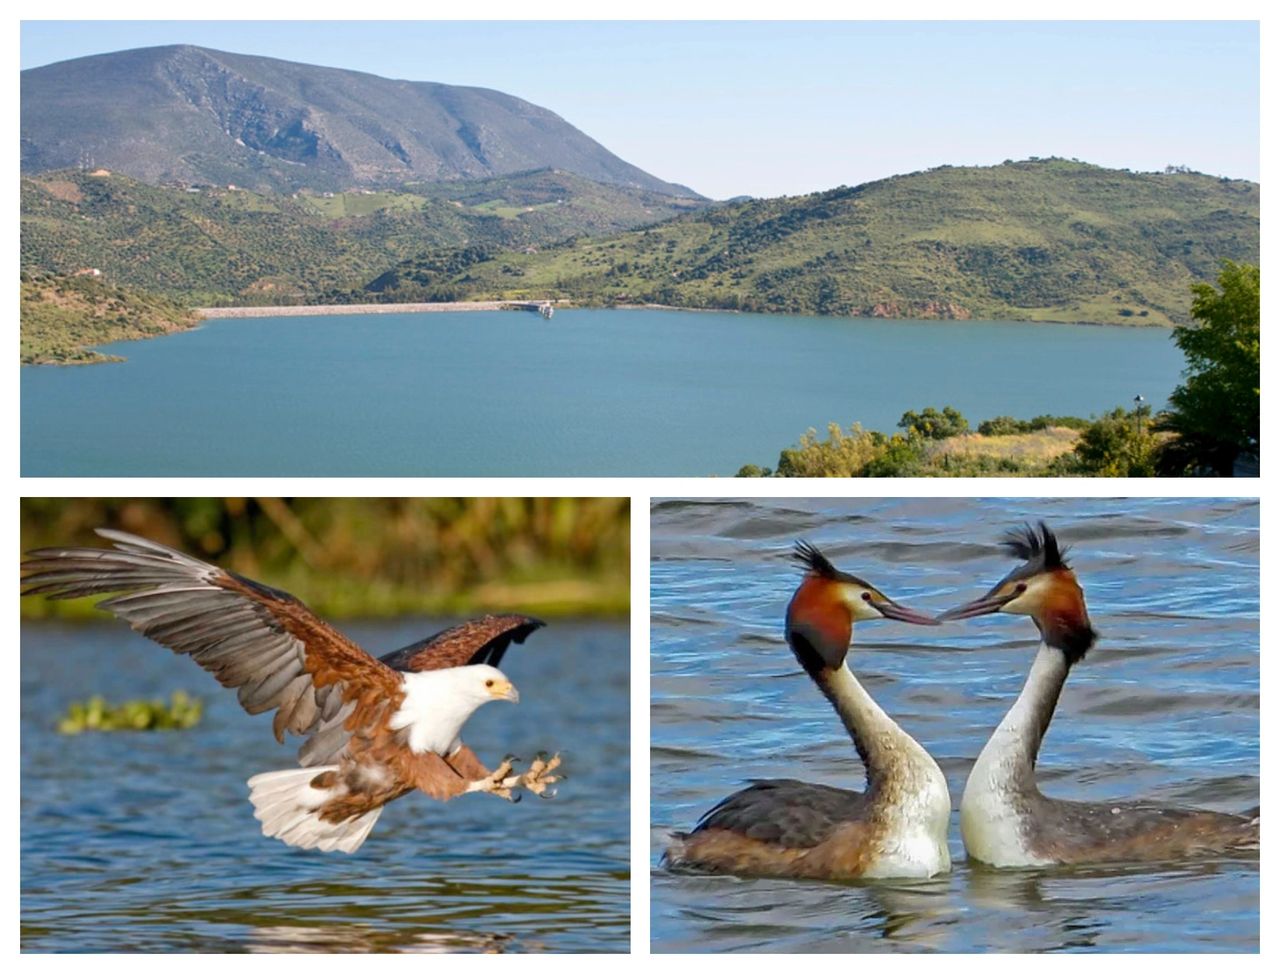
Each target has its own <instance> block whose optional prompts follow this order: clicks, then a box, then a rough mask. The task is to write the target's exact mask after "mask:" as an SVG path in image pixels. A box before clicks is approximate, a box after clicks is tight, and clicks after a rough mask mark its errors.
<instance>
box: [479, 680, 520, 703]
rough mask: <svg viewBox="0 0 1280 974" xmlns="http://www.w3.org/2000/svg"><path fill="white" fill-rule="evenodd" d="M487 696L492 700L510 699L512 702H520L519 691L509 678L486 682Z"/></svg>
mask: <svg viewBox="0 0 1280 974" xmlns="http://www.w3.org/2000/svg"><path fill="white" fill-rule="evenodd" d="M487 687H488V690H489V696H491V697H493V699H494V700H510V701H511V702H512V703H519V702H520V691H519V690H517V689H516V686H515V684H514V683H512V682H511V681H510V680H494V681H493V682H492V683H490V684H487Z"/></svg>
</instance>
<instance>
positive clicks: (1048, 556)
mask: <svg viewBox="0 0 1280 974" xmlns="http://www.w3.org/2000/svg"><path fill="white" fill-rule="evenodd" d="M1000 546H1001V547H1002V548H1004V550H1005V551H1007V552H1009V554H1011V555H1013V556H1014V557H1015V558H1021V559H1022V560H1023V561H1025V562H1026V564H1025V565H1024V566H1022V568H1020V569H1019V570H1018V571H1017V572H1016V574H1017V575H1019V576H1024V577H1029V576H1031V575H1039V574H1040V573H1041V572H1051V571H1053V570H1054V569H1057V568H1070V567H1071V566H1070V565H1068V564H1067V561H1066V557H1065V556H1066V553H1067V549H1066V548H1063V547H1061V546H1060V545H1059V544H1058V538H1057V536H1056V535H1055V534H1054V533H1053V532H1052V531H1050V530H1049V525H1047V524H1045V523H1044V522H1043V521H1041V522H1040V532H1039V533H1038V534H1037V533H1036V529H1035V528H1033V527H1032V526H1031V525H1030V524H1024V525H1023V526H1022V527H1021V528H1017V529H1014V530H1013V531H1010V532H1009V533H1008V534H1006V535H1005V537H1004V540H1003V541H1002V542H1000Z"/></svg>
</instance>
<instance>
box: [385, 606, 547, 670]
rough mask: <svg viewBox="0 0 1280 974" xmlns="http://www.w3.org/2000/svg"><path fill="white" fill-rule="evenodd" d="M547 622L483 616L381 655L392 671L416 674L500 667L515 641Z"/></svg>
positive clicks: (521, 618)
mask: <svg viewBox="0 0 1280 974" xmlns="http://www.w3.org/2000/svg"><path fill="white" fill-rule="evenodd" d="M544 625H546V623H545V622H543V621H542V620H540V619H534V618H532V617H531V616H521V615H487V616H481V617H480V618H478V619H470V620H468V621H467V622H464V623H461V624H460V625H457V626H454V627H453V628H452V629H446V630H445V631H444V632H438V633H436V634H435V635H434V636H428V637H427V638H426V639H420V640H419V641H418V642H416V643H412V644H410V645H408V646H406V647H404V649H398V650H396V651H395V652H394V653H388V654H387V655H386V656H383V657H381V662H383V663H385V664H386V665H387V666H389V667H391V668H392V669H393V670H406V671H409V672H413V673H418V672H421V671H423V670H443V669H447V668H449V667H451V666H470V665H473V664H476V663H487V664H489V665H490V666H498V665H499V664H501V662H502V657H503V654H504V653H506V651H507V648H508V647H509V646H510V645H511V644H512V643H513V642H514V643H522V642H524V641H525V639H526V638H527V637H528V636H529V634H530V633H532V632H534V631H535V630H537V629H541V628H542V627H543V626H544Z"/></svg>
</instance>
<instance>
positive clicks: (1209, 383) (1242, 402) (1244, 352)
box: [1159, 261, 1261, 476]
mask: <svg viewBox="0 0 1280 974" xmlns="http://www.w3.org/2000/svg"><path fill="white" fill-rule="evenodd" d="M1191 290H1192V293H1193V294H1194V295H1195V300H1194V301H1192V303H1191V315H1192V317H1193V318H1194V319H1195V321H1196V323H1195V324H1194V325H1190V326H1187V327H1185V328H1179V329H1178V330H1177V331H1175V332H1174V334H1173V339H1174V341H1176V342H1177V343H1178V347H1179V348H1180V349H1182V352H1183V354H1184V355H1186V357H1187V370H1186V381H1185V382H1184V383H1183V384H1182V385H1180V386H1178V388H1177V389H1175V390H1174V391H1173V394H1172V395H1171V396H1170V397H1169V401H1170V405H1171V409H1170V411H1169V413H1168V414H1166V415H1165V416H1163V417H1161V422H1160V425H1161V428H1162V429H1166V430H1169V431H1171V432H1173V433H1174V434H1175V437H1174V439H1173V440H1172V441H1171V442H1170V443H1169V444H1168V445H1167V446H1166V447H1165V448H1164V449H1163V450H1162V451H1161V454H1160V458H1159V459H1160V468H1161V471H1162V472H1166V473H1190V474H1197V473H1210V474H1217V475H1219V476H1230V475H1231V473H1232V469H1233V467H1234V464H1235V461H1236V459H1237V457H1239V456H1241V455H1242V454H1244V455H1253V456H1256V455H1257V453H1258V449H1259V421H1260V419H1259V418H1260V389H1261V377H1260V364H1259V363H1260V347H1261V342H1260V333H1261V311H1260V307H1261V275H1260V273H1259V269H1258V268H1257V267H1256V266H1253V265H1250V264H1236V263H1233V262H1231V261H1223V263H1222V270H1221V272H1220V273H1219V275H1218V287H1217V288H1216V289H1215V288H1214V287H1213V285H1211V284H1207V283H1200V284H1196V285H1194V286H1193V287H1192V289H1191Z"/></svg>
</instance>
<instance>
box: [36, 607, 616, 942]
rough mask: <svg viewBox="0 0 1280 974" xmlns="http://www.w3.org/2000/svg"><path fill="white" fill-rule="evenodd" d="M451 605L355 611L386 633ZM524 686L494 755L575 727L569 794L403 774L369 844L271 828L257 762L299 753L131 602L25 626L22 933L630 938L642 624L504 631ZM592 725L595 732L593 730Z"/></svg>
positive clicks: (490, 752) (476, 737) (524, 750)
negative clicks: (90, 720)
mask: <svg viewBox="0 0 1280 974" xmlns="http://www.w3.org/2000/svg"><path fill="white" fill-rule="evenodd" d="M447 624H448V621H445V620H424V619H419V618H403V619H393V620H381V621H374V622H343V623H340V624H339V628H340V629H341V630H342V631H343V632H344V633H346V634H347V635H349V636H350V637H351V638H352V639H354V640H356V641H357V642H358V643H360V644H361V645H363V646H365V647H367V648H368V649H370V650H371V651H376V652H377V653H383V652H387V651H389V650H391V649H394V648H395V647H397V646H402V645H405V644H406V643H408V642H410V641H413V640H416V639H419V638H421V637H422V636H424V635H426V634H429V633H432V632H435V631H437V630H439V629H440V628H443V626H445V625H447ZM502 668H503V671H504V672H505V673H507V675H508V676H510V677H511V679H512V681H513V682H514V683H515V684H516V686H517V687H519V688H520V691H521V696H520V703H519V705H518V706H514V707H513V706H510V705H508V704H502V705H498V704H493V705H490V706H487V707H482V708H480V710H479V711H477V712H476V714H475V716H474V717H472V718H471V720H470V721H468V723H467V728H466V738H465V739H466V740H467V742H468V743H469V744H470V745H471V746H472V747H473V748H474V749H475V751H476V753H477V754H478V755H480V757H481V759H482V760H484V761H485V762H486V763H487V764H488V765H489V766H490V767H494V766H495V765H496V763H497V762H498V761H500V760H501V759H502V757H503V755H505V754H508V753H511V754H516V755H518V756H520V757H521V758H523V759H524V761H525V762H528V761H529V760H530V759H531V758H532V757H533V756H534V755H535V754H536V753H537V751H538V750H540V749H546V750H548V751H550V750H555V749H560V750H561V751H562V752H563V754H564V760H565V766H564V767H565V773H566V774H567V776H568V777H567V778H566V780H565V781H564V783H563V784H562V785H560V786H559V794H558V795H557V796H556V797H555V798H554V799H551V800H548V801H539V800H538V799H537V798H534V797H533V796H532V795H528V796H525V797H524V799H523V800H522V801H521V802H520V803H518V804H509V803H507V802H504V801H502V800H501V799H498V798H493V797H490V796H487V795H469V796H463V797H461V798H458V799H456V800H454V801H451V802H448V803H441V802H433V801H431V800H430V799H429V798H427V797H426V796H425V795H418V794H412V795H407V796H405V797H403V798H401V799H399V800H398V801H395V802H392V803H391V804H390V805H388V806H387V807H386V809H385V810H384V812H383V813H382V817H381V818H380V819H379V820H378V824H377V827H376V828H375V829H374V830H373V832H372V833H371V834H370V836H369V839H368V841H367V842H366V843H365V844H364V846H363V847H361V849H360V850H359V851H358V852H357V853H356V854H354V855H344V854H342V853H336V852H335V853H329V854H325V853H318V852H314V851H306V850H301V849H294V848H290V847H288V846H286V845H284V844H283V843H281V842H277V841H276V840H274V839H268V838H265V837H264V836H263V835H262V834H261V832H260V825H259V823H258V822H257V821H256V820H255V819H254V817H253V807H252V806H251V805H250V804H249V794H248V788H247V787H246V785H245V780H246V779H247V778H249V776H250V775H253V774H256V773H258V772H260V771H270V770H274V769H278V768H288V767H292V766H294V763H295V760H296V750H297V745H298V739H297V738H290V739H289V740H288V746H286V747H281V746H280V745H278V744H276V742H275V740H274V739H273V737H272V736H271V720H270V717H269V716H268V715H265V714H264V715H259V716H257V717H251V716H249V715H248V714H246V713H245V712H244V711H243V710H241V709H240V706H239V704H238V703H237V702H236V697H235V694H234V693H232V692H230V691H228V690H224V689H222V688H221V687H219V686H218V684H217V682H216V681H215V680H214V678H213V677H212V676H210V675H209V674H208V673H204V672H202V671H201V670H200V668H199V667H197V666H196V665H195V664H194V663H192V662H191V661H190V660H188V659H184V658H182V657H179V656H175V655H173V654H172V653H170V652H168V651H167V650H165V649H163V648H162V647H160V646H157V645H155V644H154V643H152V642H149V641H148V640H146V639H144V638H143V637H141V636H139V635H136V634H134V633H133V632H131V631H130V630H129V629H128V627H127V626H125V625H123V624H122V623H119V622H106V623H101V624H92V625H78V626H73V625H62V624H54V623H31V624H26V625H23V627H22V694H21V696H22V700H21V704H22V717H21V731H22V734H21V737H22V749H21V751H22V754H21V767H22V782H21V784H22V793H21V803H20V806H21V827H22V833H21V946H22V949H23V950H24V951H37V952H44V951H77V952H80V951H95V952H96V951H110V952H131V951H143V952H159V951H184V952H193V951H197V952H227V951H230V952H242V951H249V952H278V951H285V952H311V953H315V952H347V951H351V952H360V953H364V952H372V951H379V952H396V953H400V952H405V953H413V952H425V953H434V952H442V951H474V952H483V953H496V952H511V951H516V952H526V951H532V952H545V951H557V952H560V951H574V952H582V951H591V952H595V951H609V952H617V951H626V950H627V949H628V946H629V942H630V928H631V923H630V913H631V893H630V868H631V866H630V816H631V811H630V808H631V804H630V796H629V790H630V783H631V771H630V744H631V737H630V735H631V723H630V677H629V669H630V632H629V628H628V626H627V624H626V623H625V622H621V623H611V622H596V621H585V620H584V621H571V620H564V619H560V620H553V621H552V622H551V623H550V624H549V625H548V627H547V629H546V630H545V632H542V633H539V634H538V635H537V636H535V637H534V638H533V639H531V640H530V641H529V642H528V644H527V645H524V646H516V647H514V648H513V649H512V650H511V651H510V652H508V653H507V655H506V657H505V659H504V660H503V665H502ZM177 689H184V690H186V691H188V692H189V693H191V694H192V695H193V696H197V697H199V698H201V699H202V700H203V701H204V704H205V713H204V719H203V721H202V722H201V723H200V725H199V726H198V727H196V728H195V729H193V730H187V731H156V732H150V733H129V732H116V733H96V734H95V733H85V734H79V735H75V736H65V735H62V734H59V733H57V731H56V730H55V725H56V723H57V720H58V718H59V717H60V716H61V715H62V714H63V713H65V712H66V708H67V705H68V704H69V703H70V702H71V701H74V700H84V699H86V698H88V697H89V696H91V695H93V694H101V695H102V696H104V697H105V698H106V699H107V700H108V701H110V702H116V703H119V702H121V701H123V700H129V699H136V698H143V699H151V698H153V697H162V698H167V697H168V696H169V694H170V693H171V692H172V691H174V690H177ZM584 728H589V732H584Z"/></svg>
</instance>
